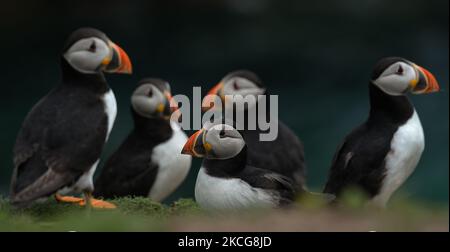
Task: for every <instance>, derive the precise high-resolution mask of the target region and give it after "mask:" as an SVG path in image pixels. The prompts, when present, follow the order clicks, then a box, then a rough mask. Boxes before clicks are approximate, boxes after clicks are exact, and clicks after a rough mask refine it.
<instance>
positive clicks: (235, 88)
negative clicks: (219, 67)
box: [233, 81, 240, 90]
mask: <svg viewBox="0 0 450 252" xmlns="http://www.w3.org/2000/svg"><path fill="white" fill-rule="evenodd" d="M233 88H234V90H239V89H240V87H239V86H238V84H237V81H234V82H233Z"/></svg>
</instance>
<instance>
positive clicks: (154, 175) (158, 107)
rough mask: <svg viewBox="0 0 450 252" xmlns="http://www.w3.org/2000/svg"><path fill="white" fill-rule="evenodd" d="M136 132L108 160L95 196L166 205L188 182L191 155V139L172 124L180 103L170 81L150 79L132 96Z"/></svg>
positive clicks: (142, 81)
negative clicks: (187, 149)
mask: <svg viewBox="0 0 450 252" xmlns="http://www.w3.org/2000/svg"><path fill="white" fill-rule="evenodd" d="M131 107H132V108H131V112H132V114H133V119H134V129H133V130H132V131H131V133H130V134H129V135H128V137H127V138H126V139H125V141H124V142H123V143H122V145H121V146H120V147H119V149H118V150H117V151H116V152H115V153H114V154H113V155H112V156H111V157H110V159H109V160H108V161H107V162H106V164H105V166H104V168H103V169H102V171H101V174H100V176H99V178H98V179H97V180H96V182H95V192H94V195H95V196H100V197H104V198H113V197H121V196H145V197H150V198H151V199H152V200H155V201H159V202H160V201H162V200H163V199H165V198H166V197H167V196H169V195H170V194H171V193H172V192H173V191H174V190H175V189H176V188H178V186H179V185H180V184H181V183H182V182H183V181H184V179H185V178H186V176H187V174H188V172H189V169H190V167H191V159H192V157H190V156H187V155H182V154H181V150H182V148H183V146H184V144H185V143H186V140H187V139H188V138H187V136H186V134H185V133H184V132H183V130H182V129H181V128H180V126H179V125H178V123H177V122H175V121H174V120H173V119H172V120H171V114H172V111H174V110H176V109H177V107H176V105H175V104H174V103H173V102H172V96H171V92H170V86H169V83H168V82H167V81H164V80H161V79H156V78H146V79H143V80H141V81H140V82H139V84H138V87H137V88H136V90H135V91H134V93H133V95H132V97H131Z"/></svg>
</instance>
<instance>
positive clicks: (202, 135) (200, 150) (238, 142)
mask: <svg viewBox="0 0 450 252" xmlns="http://www.w3.org/2000/svg"><path fill="white" fill-rule="evenodd" d="M244 146H245V141H244V139H243V138H242V136H241V134H240V133H239V132H238V131H237V130H236V129H235V128H233V127H232V126H230V125H227V124H217V125H213V126H211V127H210V128H208V129H206V128H203V129H201V130H199V131H197V132H196V133H195V134H193V135H192V136H191V137H190V138H189V140H188V141H187V143H186V144H185V146H184V148H183V151H182V153H183V154H189V155H192V156H195V157H205V158H207V159H230V158H233V157H235V156H236V155H238V154H239V153H240V152H241V151H242V148H244Z"/></svg>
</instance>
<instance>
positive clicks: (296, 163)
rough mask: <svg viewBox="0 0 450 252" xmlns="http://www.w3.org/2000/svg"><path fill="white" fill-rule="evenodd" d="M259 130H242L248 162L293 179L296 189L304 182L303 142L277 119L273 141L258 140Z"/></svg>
mask: <svg viewBox="0 0 450 252" xmlns="http://www.w3.org/2000/svg"><path fill="white" fill-rule="evenodd" d="M260 134H261V131H259V130H246V131H243V132H242V136H243V137H244V140H245V142H246V143H247V145H248V147H249V148H248V154H247V156H248V163H249V165H251V166H255V167H260V168H263V169H267V170H271V171H273V172H275V173H279V174H282V175H284V176H287V177H290V178H292V179H293V180H294V185H295V187H296V188H297V189H296V190H302V189H303V186H304V183H305V176H306V165H305V154H304V148H303V144H302V142H301V141H300V139H299V138H298V137H297V136H296V135H295V134H294V133H293V132H292V131H291V130H290V129H289V127H287V126H286V125H285V124H283V123H282V122H281V121H278V136H277V138H276V139H275V140H274V141H260V140H259V137H260V136H259V135H260Z"/></svg>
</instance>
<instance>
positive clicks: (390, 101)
mask: <svg viewBox="0 0 450 252" xmlns="http://www.w3.org/2000/svg"><path fill="white" fill-rule="evenodd" d="M369 94H370V115H369V122H374V121H377V122H378V121H380V120H382V121H387V122H393V123H402V122H405V121H407V120H408V119H409V118H410V117H411V116H412V114H413V113H414V107H413V105H412V104H411V102H410V101H409V99H408V97H407V96H405V95H399V96H393V95H389V94H386V93H385V92H383V91H382V90H381V89H380V88H379V87H377V86H376V85H375V84H373V83H370V84H369Z"/></svg>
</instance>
